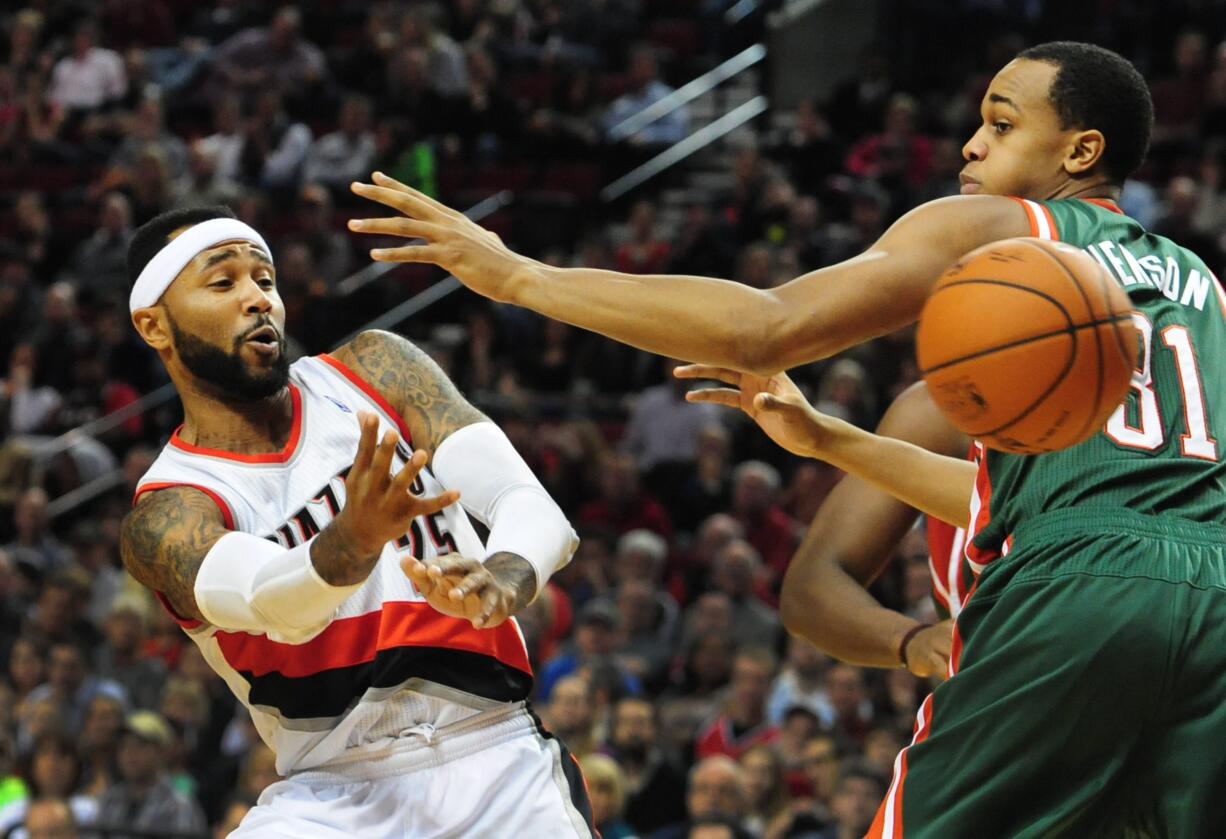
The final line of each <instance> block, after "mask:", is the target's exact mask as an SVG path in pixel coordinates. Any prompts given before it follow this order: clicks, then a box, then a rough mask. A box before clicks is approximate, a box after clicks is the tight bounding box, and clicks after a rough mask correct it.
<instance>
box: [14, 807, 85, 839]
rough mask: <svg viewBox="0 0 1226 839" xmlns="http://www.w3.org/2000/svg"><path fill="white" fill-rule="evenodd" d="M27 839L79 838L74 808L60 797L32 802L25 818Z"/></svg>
mask: <svg viewBox="0 0 1226 839" xmlns="http://www.w3.org/2000/svg"><path fill="white" fill-rule="evenodd" d="M25 835H26V839H77V837H78V836H80V835H81V834H80V833H78V832H77V820H76V819H75V818H74V817H73V814H72V808H71V807H70V806H69V804H68V803H67V802H65V801H64V800H63V799H60V798H42V799H39V800H37V801H32V802H30V807H29V810H27V812H26V818H25Z"/></svg>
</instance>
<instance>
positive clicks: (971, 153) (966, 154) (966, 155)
mask: <svg viewBox="0 0 1226 839" xmlns="http://www.w3.org/2000/svg"><path fill="white" fill-rule="evenodd" d="M987 153H988V144H987V143H985V142H983V140H982V139H980V137H979V132H978V131H976V132H975V134H974V136H972V137H971V138H970V139H969V140H967V141H966V145H965V146H963V147H962V159H963V160H966V161H968V162H970V161H977V160H983V159H984V157H986V156H987Z"/></svg>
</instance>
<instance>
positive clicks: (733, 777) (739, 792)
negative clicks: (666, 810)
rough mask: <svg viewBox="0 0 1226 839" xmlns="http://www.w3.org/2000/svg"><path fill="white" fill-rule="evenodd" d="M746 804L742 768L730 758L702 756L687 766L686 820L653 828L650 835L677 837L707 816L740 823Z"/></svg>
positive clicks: (747, 799)
mask: <svg viewBox="0 0 1226 839" xmlns="http://www.w3.org/2000/svg"><path fill="white" fill-rule="evenodd" d="M748 804H749V789H748V785H747V783H746V779H745V770H744V769H742V768H741V766H740V765H739V764H738V763H737V762H736V761H735V760H733V759H732V758H730V757H727V756H726V755H716V756H714V757H708V758H704V759H703V760H701V761H699V762H698V763H697V764H695V766H694V768H693V769H691V770H690V777H689V789H688V792H687V793H686V814H687V816H688V819H689V821H688V823H682V824H679V825H674V826H672V827H667V828H664V829H662V830H657V831H656V832H655V833H653V834H652V837H653V839H680V838H681V837H686V836H689V835H690V834H689V828H690V826H691V825H694V824H695V823H696V822H699V821H701V820H703V819H706V818H710V817H724V818H728V819H731V820H733V822H734V823H736V824H738V825H739V824H740V822H741V820H742V819H743V818H744V817H745V815H746V808H747V806H748Z"/></svg>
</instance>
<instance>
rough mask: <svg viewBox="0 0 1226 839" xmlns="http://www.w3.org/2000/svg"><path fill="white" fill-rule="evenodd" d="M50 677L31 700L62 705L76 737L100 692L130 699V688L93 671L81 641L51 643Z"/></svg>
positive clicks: (120, 698)
mask: <svg viewBox="0 0 1226 839" xmlns="http://www.w3.org/2000/svg"><path fill="white" fill-rule="evenodd" d="M50 662H51V664H50V666H49V667H48V668H47V681H46V682H45V683H44V684H42V685H40V686H38V687H37V688H35V689H34V690H32V691H30V696H29V698H28V701H29V702H31V703H37V702H40V701H42V700H43V699H50V700H52V701H53V702H54V703H55V704H56V706H57V707H58V708H59V712H60V716H61V718H62V719H63V721H64V726H65V728H66V730H67V731H68V732H69V733H71V734H72V735H73V736H74V737H75V736H76V735H77V734H79V733H80V731H81V728H82V726H83V725H84V723H85V712H86V711H87V710H88V709H89V704H90V703H91V702H92V701H93V699H94V697H95V696H97V695H98V694H106V695H109V696H113V697H115V698H116V699H118V700H119V701H121V702H124V703H127V701H128V696H127V692H126V691H125V690H124V689H123V687H122V686H121V685H119V684H117V683H116V682H113V681H111V680H110V679H102V678H98V677H96V676H93V675H91V673H90V671H89V658H88V656H87V655H86V651H85V649H84V648H83V647H81V646H80V645H78V644H76V643H73V642H72V641H67V640H60V641H54V642H52V644H51V653H50Z"/></svg>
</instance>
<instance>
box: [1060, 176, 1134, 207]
mask: <svg viewBox="0 0 1226 839" xmlns="http://www.w3.org/2000/svg"><path fill="white" fill-rule="evenodd" d="M1062 198H1087V199H1088V198H1097V199H1100V200H1103V201H1111V202H1116V203H1118V202H1119V200H1120V187H1119V186H1118V185H1117V184H1113V183H1110V182H1108V181H1105V180H1101V179H1094V180H1067V181H1065V182H1064V183H1063V184H1061V185H1060V186H1059V188H1057V189H1056V190H1055V191H1054V192H1053V193H1052V194H1051V195H1048V196H1047V197H1046V198H1045V199H1044V200H1046V201H1058V200H1060V199H1062Z"/></svg>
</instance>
